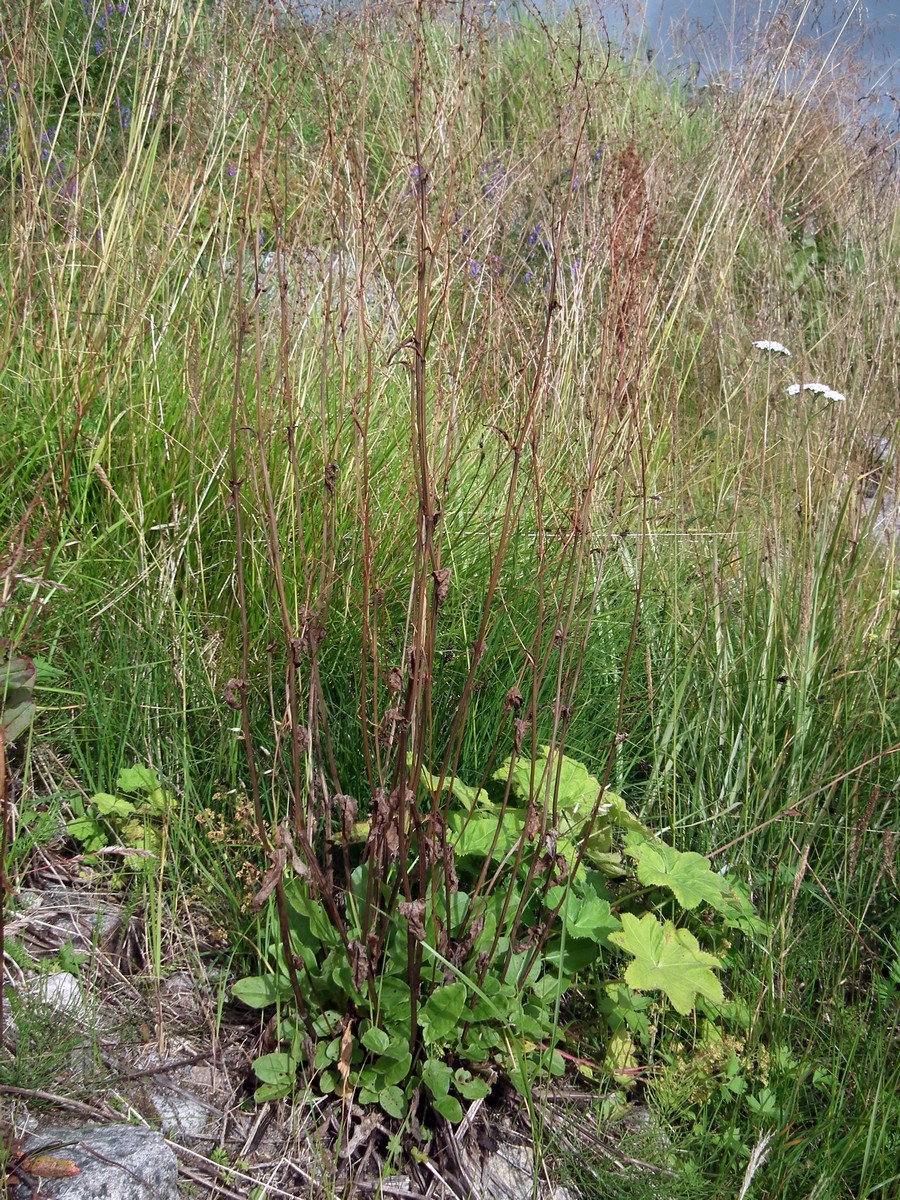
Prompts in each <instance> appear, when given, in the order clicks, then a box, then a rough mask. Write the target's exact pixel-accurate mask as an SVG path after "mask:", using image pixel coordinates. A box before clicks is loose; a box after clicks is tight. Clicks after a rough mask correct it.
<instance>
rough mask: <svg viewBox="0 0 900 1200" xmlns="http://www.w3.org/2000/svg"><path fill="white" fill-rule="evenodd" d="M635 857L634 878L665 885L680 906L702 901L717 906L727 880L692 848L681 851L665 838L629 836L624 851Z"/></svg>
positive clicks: (654, 885) (654, 884)
mask: <svg viewBox="0 0 900 1200" xmlns="http://www.w3.org/2000/svg"><path fill="white" fill-rule="evenodd" d="M625 852H626V853H627V854H628V856H629V857H630V858H634V859H636V860H637V877H638V880H639V881H640V882H641V883H643V884H645V885H646V886H647V887H666V888H668V889H669V891H670V892H672V893H673V894H674V896H675V899H676V900H677V901H678V903H679V904H680V905H681V907H682V908H688V909H691V908H696V907H697V905H698V904H700V903H701V902H703V901H706V903H707V904H711V905H713V907H718V904H719V901H720V900H721V898H722V895H723V894H724V893H725V892H726V891H728V884H727V883H726V882H725V880H724V879H723V878H722V876H721V875H717V874H716V873H715V872H714V871H713V870H712V869H711V867H710V865H709V859H706V858H704V857H703V855H702V854H695V853H694V851H693V850H689V851H687V852H686V853H683V852H682V851H680V850H676V849H675V847H674V846H667V845H666V843H665V842H658V841H652V842H651V841H646V840H643V841H638V840H637V839H629V845H628V846H626V851H625Z"/></svg>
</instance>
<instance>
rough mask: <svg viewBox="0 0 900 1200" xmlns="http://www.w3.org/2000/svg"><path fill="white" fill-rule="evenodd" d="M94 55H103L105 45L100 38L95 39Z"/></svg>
mask: <svg viewBox="0 0 900 1200" xmlns="http://www.w3.org/2000/svg"><path fill="white" fill-rule="evenodd" d="M94 53H95V54H102V53H103V43H102V42H101V41H100V39H99V38H94Z"/></svg>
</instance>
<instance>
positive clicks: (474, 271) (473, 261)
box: [466, 258, 481, 279]
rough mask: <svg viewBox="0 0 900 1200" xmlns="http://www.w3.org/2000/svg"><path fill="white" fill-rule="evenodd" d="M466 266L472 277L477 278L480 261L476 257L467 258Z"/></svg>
mask: <svg viewBox="0 0 900 1200" xmlns="http://www.w3.org/2000/svg"><path fill="white" fill-rule="evenodd" d="M466 266H467V267H468V268H469V274H470V275H471V276H472V278H473V279H477V278H478V276H479V275H480V274H481V263H480V262H479V261H478V259H477V258H467V259H466Z"/></svg>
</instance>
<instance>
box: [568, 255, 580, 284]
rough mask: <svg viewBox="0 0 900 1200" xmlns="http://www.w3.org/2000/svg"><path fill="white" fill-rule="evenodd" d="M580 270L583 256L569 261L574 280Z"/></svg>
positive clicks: (570, 272)
mask: <svg viewBox="0 0 900 1200" xmlns="http://www.w3.org/2000/svg"><path fill="white" fill-rule="evenodd" d="M580 270H581V258H580V257H578V256H576V257H575V258H573V259H572V261H571V262H570V263H569V274H570V275H571V276H572V279H573V280H574V279H577V278H578V273H579V271H580Z"/></svg>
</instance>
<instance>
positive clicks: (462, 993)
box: [419, 983, 466, 1045]
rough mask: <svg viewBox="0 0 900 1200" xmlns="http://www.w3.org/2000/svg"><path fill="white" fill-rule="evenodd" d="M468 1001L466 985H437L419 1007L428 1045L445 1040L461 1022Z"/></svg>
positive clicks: (423, 1031) (420, 1019)
mask: <svg viewBox="0 0 900 1200" xmlns="http://www.w3.org/2000/svg"><path fill="white" fill-rule="evenodd" d="M465 1003H466V985H465V984H464V983H448V984H445V985H444V986H443V987H437V988H435V989H434V991H433V992H432V993H431V995H430V996H429V997H428V999H427V1000H426V1001H425V1003H424V1004H423V1005H422V1007H421V1008H420V1009H419V1024H420V1025H421V1027H422V1037H423V1039H424V1041H425V1044H426V1045H431V1044H432V1043H434V1042H442V1041H445V1040H446V1039H447V1038H448V1037H449V1036H450V1034H451V1033H452V1032H453V1031H454V1030H455V1029H456V1027H457V1025H458V1024H459V1018H460V1017H461V1016H462V1011H463V1008H464V1007H465Z"/></svg>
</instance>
